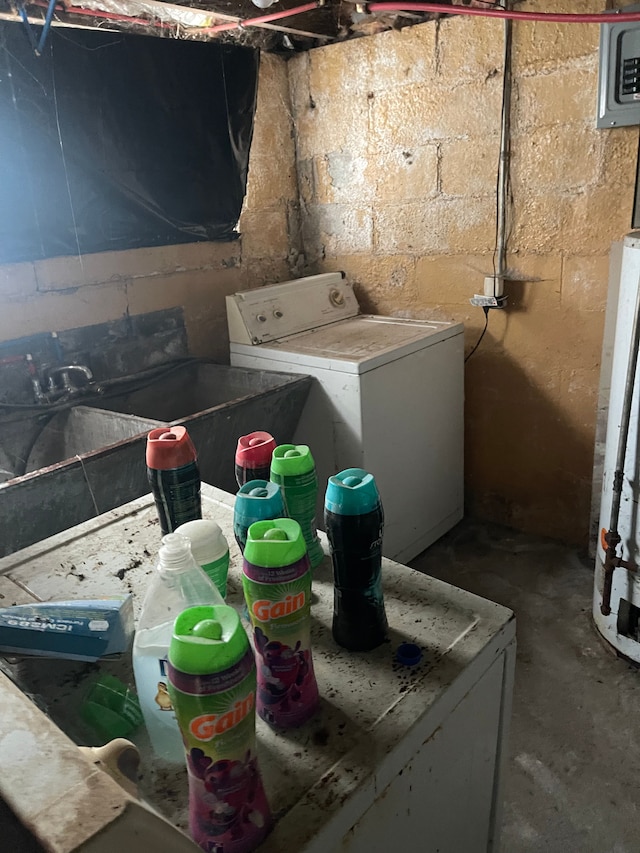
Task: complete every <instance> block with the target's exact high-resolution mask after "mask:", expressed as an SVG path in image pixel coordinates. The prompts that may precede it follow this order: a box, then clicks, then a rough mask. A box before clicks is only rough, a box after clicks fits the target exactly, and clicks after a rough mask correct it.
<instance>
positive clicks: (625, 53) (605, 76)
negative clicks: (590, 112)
mask: <svg viewBox="0 0 640 853" xmlns="http://www.w3.org/2000/svg"><path fill="white" fill-rule="evenodd" d="M624 11H625V12H640V4H635V5H633V6H625V8H624ZM611 17H612V20H614V19H615V12H612V13H611ZM632 124H640V22H638V23H635V22H634V23H620V24H616V23H611V24H602V25H601V27H600V68H599V82H598V120H597V126H598V127H621V126H623V125H632Z"/></svg>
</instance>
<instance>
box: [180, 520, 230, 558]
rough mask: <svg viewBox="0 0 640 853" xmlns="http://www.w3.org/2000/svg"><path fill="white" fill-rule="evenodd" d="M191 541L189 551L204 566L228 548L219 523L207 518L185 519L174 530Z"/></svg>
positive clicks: (222, 554)
mask: <svg viewBox="0 0 640 853" xmlns="http://www.w3.org/2000/svg"><path fill="white" fill-rule="evenodd" d="M175 532H176V533H180V534H181V535H182V536H186V537H187V539H189V540H190V541H191V553H192V554H193V556H194V559H195V561H196V563H197V564H198V565H199V566H206V565H208V564H209V563H213V562H215V561H216V560H219V559H220V557H223V556H224V555H225V554H226V553H227V551H228V550H229V545H228V544H227V540H226V539H225V538H224V533H223V532H222V530H220V525H219V524H217V523H216V522H215V521H211V520H209V519H207V518H199V519H197V520H196V521H187V522H186V523H185V524H181V525H180V527H178V528H177V529H176V531H175Z"/></svg>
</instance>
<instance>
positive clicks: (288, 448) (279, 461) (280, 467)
mask: <svg viewBox="0 0 640 853" xmlns="http://www.w3.org/2000/svg"><path fill="white" fill-rule="evenodd" d="M314 467H315V462H314V461H313V456H312V455H311V451H310V450H309V448H308V446H307V445H306V444H280V445H278V447H276V449H275V450H274V451H273V456H272V457H271V478H272V479H273V475H274V474H275V475H276V476H277V477H291V476H294V475H296V474H306V473H307V471H311V469H312V468H314Z"/></svg>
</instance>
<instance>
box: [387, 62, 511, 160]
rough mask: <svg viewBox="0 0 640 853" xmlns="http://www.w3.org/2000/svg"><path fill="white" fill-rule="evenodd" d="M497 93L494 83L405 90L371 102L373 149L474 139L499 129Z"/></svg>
mask: <svg viewBox="0 0 640 853" xmlns="http://www.w3.org/2000/svg"><path fill="white" fill-rule="evenodd" d="M500 103H501V91H500V87H499V85H498V81H497V78H490V79H488V80H481V81H472V82H468V83H465V84H463V85H460V86H457V87H456V88H451V87H445V86H441V85H426V86H418V85H416V86H407V87H405V88H403V89H400V90H398V91H397V92H383V93H382V94H380V95H379V96H377V97H376V98H375V99H374V100H373V101H372V129H373V134H374V137H373V141H374V144H375V145H376V146H377V147H378V148H380V149H384V148H385V147H387V148H388V147H396V148H411V146H413V145H422V144H425V143H428V142H432V141H434V140H439V139H450V138H456V137H458V138H460V137H464V138H467V137H472V138H478V137H481V136H484V135H485V134H487V133H489V134H494V133H496V132H498V131H499V129H500V123H499V122H500Z"/></svg>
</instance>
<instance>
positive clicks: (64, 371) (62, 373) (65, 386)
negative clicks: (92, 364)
mask: <svg viewBox="0 0 640 853" xmlns="http://www.w3.org/2000/svg"><path fill="white" fill-rule="evenodd" d="M74 370H77V371H78V372H79V373H82V374H83V376H85V377H86V379H87V380H88V381H89V382H90V381H91V380H92V379H93V373H92V372H91V370H90V369H89V368H88V367H86V366H85V365H84V364H63V365H61V366H60V367H52V368H50V369H49V371H48V374H49V393H55V392H56V391H59V390H62V391H68V392H73V391H77V390H78V386H77V385H75V384H74V383H73V382H72V381H71V377H70V376H69V374H70V373H72V372H73V371H74ZM58 376H59V377H60V383H59V384H57V383H56V377H58ZM60 385H61V386H62V388H60Z"/></svg>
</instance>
